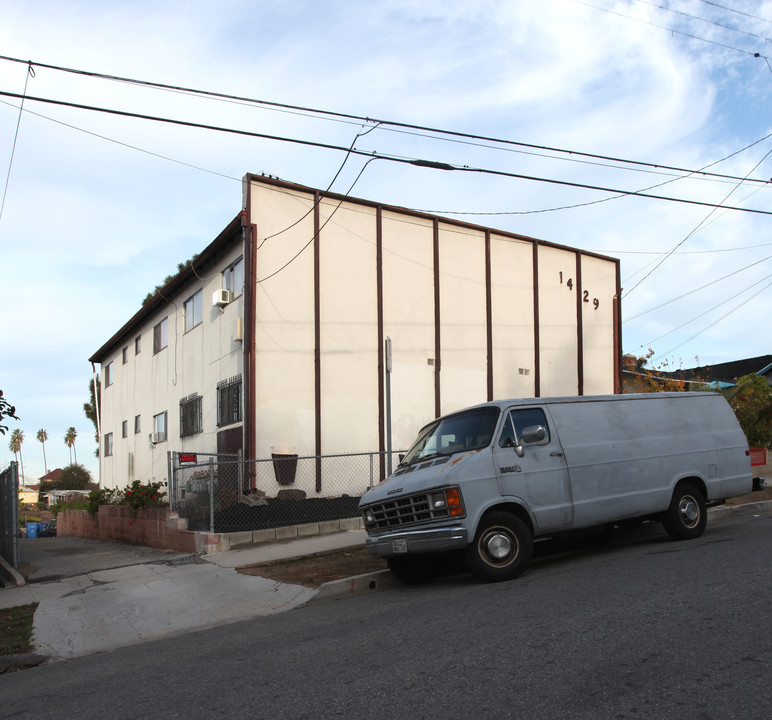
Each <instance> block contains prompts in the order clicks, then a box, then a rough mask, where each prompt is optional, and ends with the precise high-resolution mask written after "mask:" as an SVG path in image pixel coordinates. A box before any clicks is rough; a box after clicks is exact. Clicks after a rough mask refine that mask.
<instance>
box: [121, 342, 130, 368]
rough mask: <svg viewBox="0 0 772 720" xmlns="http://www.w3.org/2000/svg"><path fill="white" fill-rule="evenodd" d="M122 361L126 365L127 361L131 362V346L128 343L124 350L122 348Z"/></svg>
mask: <svg viewBox="0 0 772 720" xmlns="http://www.w3.org/2000/svg"><path fill="white" fill-rule="evenodd" d="M121 361H122V363H123V364H124V365H125V364H126V363H127V362H129V346H128V345H127V346H126V347H125V348H123V350H121Z"/></svg>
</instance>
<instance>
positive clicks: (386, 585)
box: [302, 500, 772, 607]
mask: <svg viewBox="0 0 772 720" xmlns="http://www.w3.org/2000/svg"><path fill="white" fill-rule="evenodd" d="M765 515H772V500H761V501H759V502H754V503H744V504H743V505H720V506H718V507H715V508H711V509H709V510H708V522H709V523H719V522H725V521H728V520H734V519H737V518H743V517H760V516H765ZM398 587H404V583H402V582H400V581H399V580H397V578H396V577H394V575H392V573H391V571H390V570H379V571H377V572H372V573H365V574H364V575H355V576H354V577H350V578H343V579H341V580H331V581H330V582H326V583H323V584H322V585H320V586H319V591H318V592H317V594H316V595H314V597H313V598H311V599H310V600H309V601H308V602H306V603H304V604H303V606H302V607H307V606H309V605H314V604H316V603H322V602H327V601H329V600H340V599H341V598H344V597H354V596H357V595H367V594H370V593H375V592H380V591H381V590H391V589H393V588H398Z"/></svg>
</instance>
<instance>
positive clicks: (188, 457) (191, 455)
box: [179, 453, 198, 463]
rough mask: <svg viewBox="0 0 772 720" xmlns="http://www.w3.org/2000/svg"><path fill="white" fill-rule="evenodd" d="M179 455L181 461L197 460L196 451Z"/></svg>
mask: <svg viewBox="0 0 772 720" xmlns="http://www.w3.org/2000/svg"><path fill="white" fill-rule="evenodd" d="M179 457H180V462H181V463H195V462H197V460H198V458H197V457H196V453H180V455H179Z"/></svg>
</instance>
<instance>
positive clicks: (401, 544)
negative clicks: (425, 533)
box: [391, 538, 407, 553]
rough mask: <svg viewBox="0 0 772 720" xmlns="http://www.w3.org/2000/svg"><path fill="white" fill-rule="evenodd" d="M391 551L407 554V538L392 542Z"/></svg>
mask: <svg viewBox="0 0 772 720" xmlns="http://www.w3.org/2000/svg"><path fill="white" fill-rule="evenodd" d="M391 551H392V552H393V553H406V552H407V540H406V539H405V538H396V539H394V540H392V541H391Z"/></svg>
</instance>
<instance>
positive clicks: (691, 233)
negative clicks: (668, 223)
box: [624, 150, 772, 297]
mask: <svg viewBox="0 0 772 720" xmlns="http://www.w3.org/2000/svg"><path fill="white" fill-rule="evenodd" d="M770 154H772V150H769V151H768V152H767V153H766V154H765V155H764V157H763V158H761V160H759V161H758V162H757V163H756V165H755V166H754V167H753V169H752V170H750V171H749V173H748V174H749V175H750V173H752V172H753V171H754V170H756V168H758V167H759V165H761V163H763V162H764V161H765V160H766V159H767V158H768V157H769V156H770ZM741 184H742V182H741V183H739V184H738V185H737V186H736V187H734V188H732V190H731V191H730V192H729V193H728V194H727V196H726V197H725V198H724V200H722V201H721V203H719V204H718V205H716V206H715V207H714V208H713V209H712V210H711V211H710V212H709V213H708V214H707V215H706V216H705V217H704V218H703V219H702V220H701V221H700V222H699V223H698V224H697V226H696V227H695V228H694V229H693V230H692V231H691V232H690V233H689V234H688V235H687V236H686V237H685V238H684V239H683V240H681V242H679V243H678V244H677V245H676V246H675V247H674V248H673V249H672V250H670V251H669V252H667V253H666V254H665V255H663V256H662V259H661V260H660V261H659V262H658V263H657V264H656V265H655V266H654V267H653V268H652V269H651V270H649V272H648V273H646V275H644V276H643V277H642V278H641V279H640V280H639V281H638V282H637V283H636V284H635V285H633V287H631V288H630V289H629V290H628V291H627V292H626V293H625V295H624V297H628V296H629V295H630V293H631V292H633V291H634V290H635V289H636V288H637V287H639V286H640V285H641V283H643V282H645V281H646V280H647V279H648V278H649V277H650V276H651V274H652V273H654V272H655V271H656V270H657V269H658V268H659V267H660V266H661V265H662V264H663V263H664V262H665V260H667V259H668V258H669V257H670V256H671V255H672V254H673V253H674V252H675V251H676V250H678V248H680V247H681V245H683V244H684V243H685V242H686V241H687V240H688V239H689V238H690V237H691V236H692V235H694V234H695V233H696V232H697V231H698V230H699V229H700V228H701V227H702V226H703V225H704V224H705V223H706V222H707V221H708V219H709V218H710V216H711V215H713V213H715V212H716V210H718V208H719V207H724V206H723V205H722V203H723V202H724V201H725V200H728V199H729V196H730V195H731V194H732V193H733V192H734V191H735V190H737V188H739V187H740V185H741Z"/></svg>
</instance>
